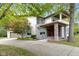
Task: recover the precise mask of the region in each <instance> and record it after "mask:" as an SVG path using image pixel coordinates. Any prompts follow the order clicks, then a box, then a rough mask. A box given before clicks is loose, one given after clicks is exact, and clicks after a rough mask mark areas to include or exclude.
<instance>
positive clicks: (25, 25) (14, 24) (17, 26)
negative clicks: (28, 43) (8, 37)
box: [6, 19, 31, 38]
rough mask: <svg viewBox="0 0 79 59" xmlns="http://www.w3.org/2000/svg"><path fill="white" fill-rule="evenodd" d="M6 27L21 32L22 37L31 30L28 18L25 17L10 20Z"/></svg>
mask: <svg viewBox="0 0 79 59" xmlns="http://www.w3.org/2000/svg"><path fill="white" fill-rule="evenodd" d="M6 28H7V29H8V30H12V31H13V32H14V33H17V34H20V35H21V37H22V38H23V37H24V34H26V33H27V32H28V31H29V30H31V27H30V24H29V22H28V20H23V19H22V20H14V21H10V22H9V23H8V24H7V26H6Z"/></svg>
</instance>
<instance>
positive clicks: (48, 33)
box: [47, 26, 54, 36]
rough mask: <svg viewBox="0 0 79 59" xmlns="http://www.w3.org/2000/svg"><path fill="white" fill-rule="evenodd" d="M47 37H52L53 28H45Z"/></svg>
mask: <svg viewBox="0 0 79 59" xmlns="http://www.w3.org/2000/svg"><path fill="white" fill-rule="evenodd" d="M47 36H54V26H50V27H48V28H47Z"/></svg>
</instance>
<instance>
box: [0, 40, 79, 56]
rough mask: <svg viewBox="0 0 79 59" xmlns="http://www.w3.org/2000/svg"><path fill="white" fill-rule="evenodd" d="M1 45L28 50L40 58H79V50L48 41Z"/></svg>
mask: <svg viewBox="0 0 79 59" xmlns="http://www.w3.org/2000/svg"><path fill="white" fill-rule="evenodd" d="M0 44H4V45H12V46H16V47H21V48H24V49H27V50H29V51H31V52H33V53H35V54H36V55H39V56H79V48H78V47H72V46H67V45H62V44H55V43H47V42H46V41H22V40H14V39H10V40H9V39H8V40H0Z"/></svg>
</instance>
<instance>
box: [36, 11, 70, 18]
mask: <svg viewBox="0 0 79 59" xmlns="http://www.w3.org/2000/svg"><path fill="white" fill-rule="evenodd" d="M59 14H60V13H58V12H55V13H53V14H50V15H48V16H46V17H41V16H38V17H40V18H43V19H46V18H49V17H51V16H53V17H56V18H59ZM62 15H63V16H62V17H63V18H66V17H69V13H68V12H66V11H63V12H62Z"/></svg>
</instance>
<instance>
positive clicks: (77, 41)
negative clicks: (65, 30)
mask: <svg viewBox="0 0 79 59" xmlns="http://www.w3.org/2000/svg"><path fill="white" fill-rule="evenodd" d="M54 43H59V44H65V45H70V46H76V47H79V34H77V35H75V42H67V40H61V41H57V42H56V41H55V42H54Z"/></svg>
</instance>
